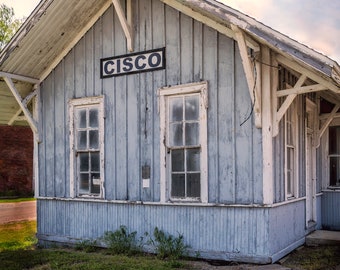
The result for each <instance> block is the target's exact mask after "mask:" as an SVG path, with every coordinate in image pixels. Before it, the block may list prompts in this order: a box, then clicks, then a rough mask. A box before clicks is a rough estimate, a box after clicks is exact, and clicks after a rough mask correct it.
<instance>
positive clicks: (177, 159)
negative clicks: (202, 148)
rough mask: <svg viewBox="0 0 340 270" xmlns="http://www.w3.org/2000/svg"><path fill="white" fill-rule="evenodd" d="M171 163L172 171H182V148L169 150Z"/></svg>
mask: <svg viewBox="0 0 340 270" xmlns="http://www.w3.org/2000/svg"><path fill="white" fill-rule="evenodd" d="M171 164H172V171H173V172H183V171H184V150H183V149H180V150H172V151H171Z"/></svg>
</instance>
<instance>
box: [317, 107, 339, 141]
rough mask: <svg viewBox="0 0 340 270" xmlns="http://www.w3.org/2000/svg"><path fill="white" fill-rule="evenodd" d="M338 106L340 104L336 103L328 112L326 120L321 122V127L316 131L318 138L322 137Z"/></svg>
mask: <svg viewBox="0 0 340 270" xmlns="http://www.w3.org/2000/svg"><path fill="white" fill-rule="evenodd" d="M339 108H340V104H336V105H335V107H334V108H333V110H332V112H331V113H330V114H329V116H328V118H327V119H326V121H325V122H324V123H323V125H322V127H321V128H320V130H319V131H318V140H320V138H321V137H322V135H323V134H324V132H325V131H326V129H327V128H328V126H329V124H330V123H331V122H332V120H333V119H334V116H335V115H336V114H337V112H338V110H339Z"/></svg>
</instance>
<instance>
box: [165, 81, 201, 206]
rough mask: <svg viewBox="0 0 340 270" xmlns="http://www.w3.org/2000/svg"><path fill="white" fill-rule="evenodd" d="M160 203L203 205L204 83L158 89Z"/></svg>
mask: <svg viewBox="0 0 340 270" xmlns="http://www.w3.org/2000/svg"><path fill="white" fill-rule="evenodd" d="M159 95H160V109H161V111H160V119H161V157H164V158H163V159H162V160H164V163H162V164H161V200H162V201H169V200H170V201H196V202H207V201H208V199H207V197H208V196H207V189H208V188H207V116H206V111H207V83H206V82H200V83H195V84H187V85H179V86H175V87H167V88H161V89H160V90H159Z"/></svg>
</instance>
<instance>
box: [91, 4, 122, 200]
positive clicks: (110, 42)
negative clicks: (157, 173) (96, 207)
mask: <svg viewBox="0 0 340 270" xmlns="http://www.w3.org/2000/svg"><path fill="white" fill-rule="evenodd" d="M114 14H115V13H114V10H113V7H110V8H109V9H108V10H107V11H106V12H105V14H104V15H103V17H102V19H101V26H98V28H97V29H100V30H101V31H102V34H99V33H98V32H96V35H98V37H99V38H100V39H101V40H102V41H100V42H101V44H102V57H110V56H112V55H114V46H115V43H114V40H115V37H114V34H115V30H114V28H113V23H112V22H113V20H114ZM97 53H98V54H99V48H98V52H97ZM98 65H99V64H98ZM98 75H99V73H98ZM101 81H102V82H101V84H102V90H100V89H96V93H98V92H99V91H102V92H103V94H104V95H105V117H106V118H105V139H104V141H105V153H107V154H106V157H105V175H106V181H105V184H104V185H105V190H106V191H107V192H106V194H105V196H106V197H105V198H106V199H108V200H116V199H117V181H120V180H121V179H119V180H117V175H116V160H117V158H119V156H118V157H117V151H116V136H117V134H116V129H117V128H119V127H117V125H116V110H115V108H116V98H115V88H114V78H107V79H105V80H101ZM97 85H100V84H97Z"/></svg>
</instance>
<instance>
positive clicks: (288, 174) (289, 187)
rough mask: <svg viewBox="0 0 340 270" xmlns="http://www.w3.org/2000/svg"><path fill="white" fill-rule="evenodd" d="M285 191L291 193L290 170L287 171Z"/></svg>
mask: <svg viewBox="0 0 340 270" xmlns="http://www.w3.org/2000/svg"><path fill="white" fill-rule="evenodd" d="M287 193H288V195H292V193H293V192H292V171H287Z"/></svg>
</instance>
